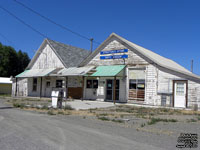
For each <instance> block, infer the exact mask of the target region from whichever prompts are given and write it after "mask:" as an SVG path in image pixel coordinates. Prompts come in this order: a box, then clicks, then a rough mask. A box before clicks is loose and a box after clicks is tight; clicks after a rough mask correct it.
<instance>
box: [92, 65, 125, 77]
mask: <svg viewBox="0 0 200 150" xmlns="http://www.w3.org/2000/svg"><path fill="white" fill-rule="evenodd" d="M124 67H125V65H113V66H98V67H97V68H96V70H97V71H96V72H95V73H93V74H92V75H91V76H96V77H101V76H104V77H113V76H116V75H117V74H118V73H120V72H121V71H122V70H123V69H124Z"/></svg>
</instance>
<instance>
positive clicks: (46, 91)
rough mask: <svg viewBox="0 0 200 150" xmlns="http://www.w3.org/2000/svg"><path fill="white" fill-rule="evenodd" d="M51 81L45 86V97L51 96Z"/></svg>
mask: <svg viewBox="0 0 200 150" xmlns="http://www.w3.org/2000/svg"><path fill="white" fill-rule="evenodd" d="M51 91H52V89H51V82H50V81H46V87H45V97H50V96H51Z"/></svg>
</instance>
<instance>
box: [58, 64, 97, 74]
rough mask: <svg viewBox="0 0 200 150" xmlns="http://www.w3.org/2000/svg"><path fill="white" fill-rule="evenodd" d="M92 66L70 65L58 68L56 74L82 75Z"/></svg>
mask: <svg viewBox="0 0 200 150" xmlns="http://www.w3.org/2000/svg"><path fill="white" fill-rule="evenodd" d="M93 68H94V66H87V67H70V68H64V69H62V70H60V71H59V72H58V73H57V75H58V76H83V75H85V74H86V73H88V72H89V71H90V70H92V69H93Z"/></svg>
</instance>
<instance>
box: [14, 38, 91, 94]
mask: <svg viewBox="0 0 200 150" xmlns="http://www.w3.org/2000/svg"><path fill="white" fill-rule="evenodd" d="M89 54H90V52H89V51H88V50H84V49H81V48H77V47H74V46H70V45H66V44H63V43H59V42H56V41H53V40H50V39H45V40H44V41H43V43H42V44H41V46H40V47H39V49H38V50H37V52H36V54H35V56H34V57H33V58H32V60H31V62H30V63H29V65H28V66H27V68H26V70H25V71H24V72H22V73H21V74H19V75H17V76H16V78H15V80H14V81H13V86H12V95H13V96H31V97H51V92H52V90H53V89H55V90H63V91H64V95H65V96H66V78H65V77H60V76H58V75H57V73H58V71H60V70H62V69H64V68H69V67H76V66H78V65H79V64H80V63H81V62H82V61H83V60H84V59H85V58H86V57H87V56H88V55H89Z"/></svg>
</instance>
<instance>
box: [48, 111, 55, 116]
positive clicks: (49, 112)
mask: <svg viewBox="0 0 200 150" xmlns="http://www.w3.org/2000/svg"><path fill="white" fill-rule="evenodd" d="M47 114H48V115H56V113H55V112H54V111H53V110H49V111H48V112H47Z"/></svg>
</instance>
